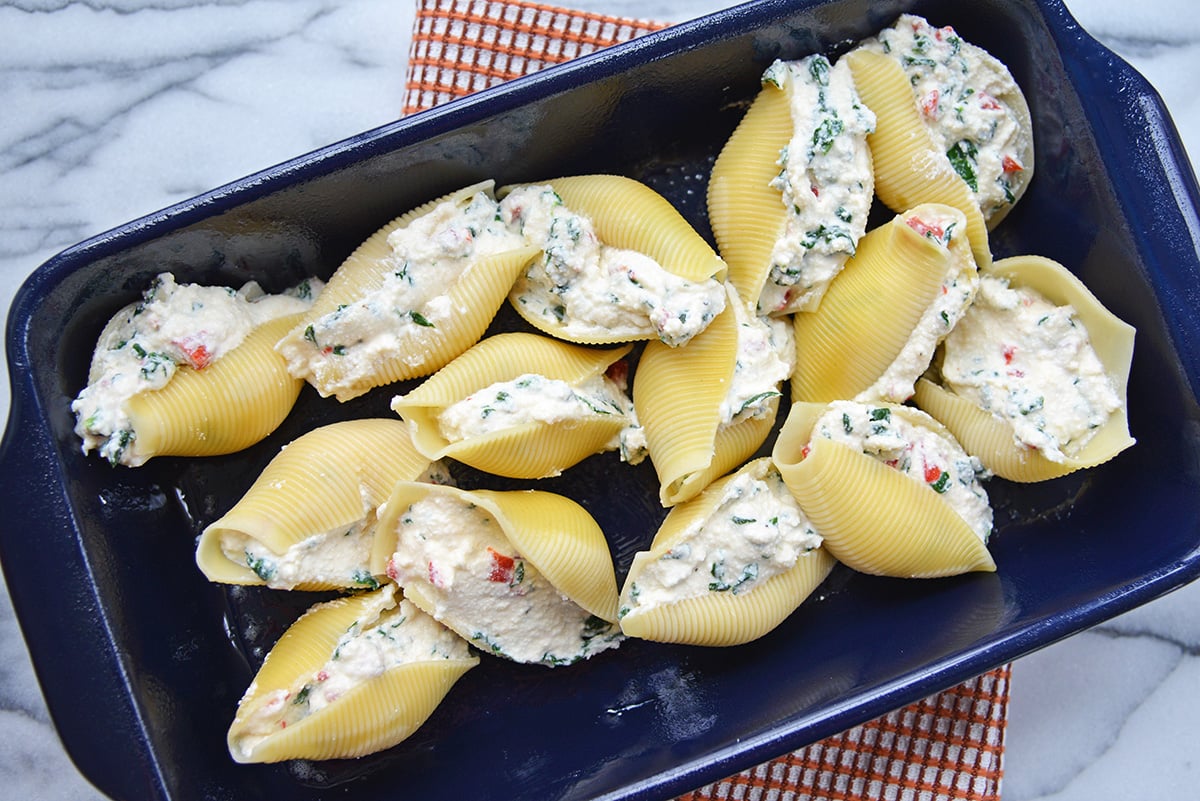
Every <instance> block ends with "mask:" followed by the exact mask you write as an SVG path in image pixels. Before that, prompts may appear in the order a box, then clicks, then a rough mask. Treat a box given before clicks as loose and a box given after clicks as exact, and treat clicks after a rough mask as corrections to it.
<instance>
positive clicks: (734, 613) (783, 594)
mask: <svg viewBox="0 0 1200 801" xmlns="http://www.w3.org/2000/svg"><path fill="white" fill-rule="evenodd" d="M772 469H773V468H772V467H771V466H770V460H769V459H766V458H764V459H756V460H754V461H753V462H750V463H749V464H747V465H746V466H744V467H743V468H742V469H741V470H739V471H738V473H737V474H735V475H742V474H752V475H755V476H756V477H759V478H761V476H762V474H765V473H766V471H768V470H772ZM735 475H730V476H726V477H724V478H722V479H719V480H717V481H715V482H713V483H712V484H711V485H709V486H708V487H707V488H706V489H705V490H704V491H703V492H702V493H701V494H700V495H699V496H697V497H695V498H693V499H691V500H689V501H687V502H685V503H682V504H680V505H678V506H676V507H674V508H673V509H672V510H671V511H670V512H669V513H668V514H667V517H666V519H665V520H664V521H663V523H662V525H661V526H660V527H659V529H658V531H657V532H656V534H655V535H654V540H653V542H652V543H651V545H650V548H649V550H647V551H641V552H639V553H638V554H637V555H635V556H634V559H633V563H632V565H631V566H630V568H629V574H628V576H627V578H626V581H625V585H624V586H623V587H622V589H621V601H620V605H621V614H622V616H621V630H622V631H623V632H624V633H625V634H627V635H628V636H630V637H637V638H639V639H644V640H653V641H655V642H670V643H684V644H689V645H702V646H730V645H740V644H742V643H746V642H750V641H751V640H755V639H758V638H759V637H762V636H763V635H764V634H766V633H767V632H769V631H771V630H772V629H774V628H775V627H776V626H778V625H779V624H780V623H781V622H782V621H783V620H784V619H785V618H786V617H787V616H788V615H790V614H791V613H792V612H794V611H795V609H796V608H797V607H798V606H799V605H800V604H801V603H802V602H803V601H804V600H805V599H806V598H807V597H808V596H809V595H810V594H811V593H812V592H813V590H815V589H816V588H817V586H818V585H820V583H821V582H822V581H824V580H825V578H826V577H827V576H828V575H829V573H830V571H831V570H832V569H833V566H834V564H835V562H834V559H833V557H832V556H831V555H830V554H829V553H828V552H827V551H826V550H825V549H823V548H820V547H818V548H816V549H814V550H811V551H809V552H808V553H805V554H802V555H800V556H799V557H798V558H797V560H796V563H795V566H793V567H792V568H791V569H789V570H787V571H785V572H783V573H779V574H776V575H774V576H771V577H770V578H768V579H767V580H766V581H764V582H763V583H762V584H760V585H758V586H756V587H754V588H753V589H752V590H750V591H749V592H744V593H741V594H734V593H732V592H706V593H704V594H702V595H692V596H689V597H682V598H679V599H678V600H673V601H670V602H667V603H661V604H654V605H651V606H645V607H643V606H640V605H639V604H638V603H637V602H636V600H635V597H634V595H635V593H636V589H635V588H636V587H637V582H638V581H639V579H640V578H641V577H642V576H643V575H644V574H645V571H646V569H647V566H649V565H651V564H653V563H654V562H656V561H658V560H659V559H661V558H663V556H664V555H665V554H667V553H668V552H669V551H671V550H672V549H673V548H676V547H678V546H679V545H680V543H681V542H682V541H684V540H685V538H686V536H687V535H688V533H689V532H690V531H692V530H693V529H694V528H695V527H697V526H703V525H705V524H706V523H707V521H708V520H709V519H710V517H711V516H712V515H713V514H714V512H715V511H716V510H717V508H718V507H719V505H720V503H721V501H722V498H723V493H724V491H725V487H726V486H727V485H728V484H729V483H730V482H731V481H732V480H733V479H734V478H735Z"/></svg>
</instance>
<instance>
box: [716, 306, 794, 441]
mask: <svg viewBox="0 0 1200 801" xmlns="http://www.w3.org/2000/svg"><path fill="white" fill-rule="evenodd" d="M729 302H730V303H731V304H732V306H733V309H734V314H735V315H736V319H737V335H738V337H737V357H736V361H735V362H734V369H733V378H732V380H731V381H730V383H729V391H728V393H727V394H726V395H725V400H723V401H722V402H721V409H720V424H719V425H720V427H721V428H726V427H728V426H731V425H733V424H734V423H737V422H740V421H742V420H747V419H750V418H753V417H761V416H763V415H765V414H767V413H768V412H769V410H770V405H769V404H770V402H771V399H772V398H777V397H779V396H780V394H781V393H780V391H779V385H780V384H781V383H782V382H784V381H786V380H787V379H789V378H790V377H791V375H792V371H793V370H794V369H795V367H796V337H795V331H794V329H793V328H792V325H791V323H790V322H788V321H786V320H782V319H773V318H767V317H760V316H757V315H754V314H751V313H750V310H749V308H748V307H747V306H746V305H745V304H743V303H742V302H741V301H740V300H738V298H737V295H736V294H735V293H734V291H733V289H732V287H731V288H730V298H729Z"/></svg>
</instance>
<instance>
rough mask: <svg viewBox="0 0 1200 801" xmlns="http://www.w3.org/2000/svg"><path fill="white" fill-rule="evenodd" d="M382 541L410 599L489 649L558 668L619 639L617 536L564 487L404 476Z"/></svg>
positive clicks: (390, 568) (384, 555)
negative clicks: (612, 546)
mask: <svg viewBox="0 0 1200 801" xmlns="http://www.w3.org/2000/svg"><path fill="white" fill-rule="evenodd" d="M377 542H378V543H379V545H380V549H379V551H378V555H379V557H380V559H381V561H383V562H384V563H385V565H386V566H385V570H386V573H387V575H388V577H389V578H391V579H392V580H394V581H395V582H397V583H398V584H400V586H402V587H403V588H404V593H405V596H406V597H407V598H409V599H410V600H411V601H412V602H413V603H415V604H416V605H417V606H419V607H421V608H422V609H423V610H425V611H426V612H428V613H429V614H431V615H432V616H433V617H435V618H436V619H438V620H439V621H441V622H442V623H444V624H445V625H447V626H449V627H450V628H451V629H453V630H454V631H456V632H458V633H459V634H460V635H461V636H462V637H464V638H465V639H467V640H469V641H470V642H472V643H473V644H474V645H476V646H477V647H478V648H480V649H482V650H483V651H485V652H487V653H490V654H493V655H495V656H499V657H502V658H505V659H510V660H512V661H514V662H524V663H532V664H541V665H547V666H551V667H553V666H558V665H567V664H571V663H573V662H578V661H580V660H582V659H587V658H589V657H591V656H594V655H595V654H598V653H600V652H602V651H606V650H608V649H610V648H615V647H617V646H618V645H619V644H620V642H621V632H620V629H619V628H618V627H617V626H616V625H615V621H616V615H617V582H616V576H615V571H614V569H613V564H612V557H611V556H610V554H609V550H608V542H607V540H605V538H604V533H603V532H602V531H601V530H600V527H599V526H598V525H597V524H596V521H595V520H594V519H593V518H592V516H591V515H589V514H588V513H587V511H586V510H584V508H583V507H582V506H580V505H579V504H577V503H575V502H574V501H572V500H570V499H568V498H565V497H563V496H561V495H555V494H553V493H549V492H541V491H537V490H526V491H511V492H497V491H491V490H476V491H473V492H468V491H465V490H460V489H457V488H454V487H445V486H435V485H431V484H420V483H413V482H400V483H398V484H397V485H396V488H395V491H394V492H393V493H392V496H391V498H390V499H389V500H388V502H387V506H386V507H385V509H384V511H383V513H382V514H381V515H380V537H379V539H378V540H377Z"/></svg>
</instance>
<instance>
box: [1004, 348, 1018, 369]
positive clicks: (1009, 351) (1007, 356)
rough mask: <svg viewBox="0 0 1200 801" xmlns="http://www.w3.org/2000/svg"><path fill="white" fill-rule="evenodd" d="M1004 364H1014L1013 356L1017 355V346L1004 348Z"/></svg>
mask: <svg viewBox="0 0 1200 801" xmlns="http://www.w3.org/2000/svg"><path fill="white" fill-rule="evenodd" d="M1003 352H1004V363H1005V364H1012V360H1013V356H1014V355H1016V352H1017V348H1016V346H1015V345H1005V346H1004V351H1003Z"/></svg>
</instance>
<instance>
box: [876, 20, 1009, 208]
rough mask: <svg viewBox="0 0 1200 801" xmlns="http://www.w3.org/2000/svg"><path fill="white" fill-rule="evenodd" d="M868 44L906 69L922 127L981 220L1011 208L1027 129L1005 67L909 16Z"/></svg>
mask: <svg viewBox="0 0 1200 801" xmlns="http://www.w3.org/2000/svg"><path fill="white" fill-rule="evenodd" d="M865 46H866V47H868V48H870V49H874V50H876V51H880V52H884V53H888V54H890V55H891V56H892V57H893V58H895V59H896V60H897V61H899V63H900V65H901V66H902V67H903V68H904V71H905V72H906V73H907V74H908V76H909V80H910V82H911V83H912V90H913V96H914V97H915V98H916V101H917V104H918V105H919V106H920V109H921V113H922V119H923V120H924V122H925V124H926V127H927V128H928V129H929V131H930V133H931V134H932V136H933V139H934V141H935V143H936V144H937V146H938V148H939V149H940V150H941V151H942V152H943V153H945V154H946V157H947V158H948V159H949V160H950V165H951V166H952V167H953V168H954V170H955V171H956V172H957V173H958V174H959V175H960V176H961V177H962V178H963V180H964V181H966V183H967V185H968V186H969V187H970V188H971V191H972V192H973V193H974V195H975V199H976V200H977V201H978V202H979V208H980V210H981V211H982V212H983V215H984V217H985V218H986V217H990V216H992V215H993V214H995V213H996V212H998V211H1000V210H1001V209H1004V208H1006V207H1008V206H1011V205H1012V204H1013V203H1014V202H1015V193H1016V191H1017V187H1018V184H1019V183H1020V180H1021V179H1020V173H1021V172H1022V171H1024V169H1025V166H1026V165H1024V164H1022V163H1021V161H1020V160H1021V158H1022V157H1023V156H1022V154H1024V153H1026V152H1027V151H1028V148H1029V137H1030V136H1031V135H1032V132H1031V131H1028V130H1026V129H1025V127H1024V126H1023V125H1022V124H1021V120H1020V118H1018V116H1017V114H1016V113H1015V112H1014V111H1013V109H1012V107H1011V106H1010V105H1009V104H1008V103H1007V102H1006V100H1005V98H1006V97H1009V96H1012V95H1014V94H1016V93H1017V92H1019V91H1020V90H1019V89H1018V88H1017V85H1016V82H1015V81H1014V80H1013V77H1012V75H1011V73H1009V71H1008V68H1007V67H1005V66H1004V65H1003V64H1001V63H1000V62H999V61H997V60H996V59H995V58H993V57H992V56H991V55H990V54H988V53H987V52H986V51H985V50H982V49H981V48H979V47H976V46H974V45H972V44H970V43H968V42H965V41H963V39H962V38H961V37H960V36H959V35H958V34H957V33H955V31H954V29H953V28H951V27H948V26H947V27H944V28H934V27H933V26H932V25H930V24H929V23H928V22H927V21H925V20H924V19H922V18H921V17H918V16H914V15H912V14H904V15H902V16H901V17H900V18H899V19H898V20H897V21H896V24H895V25H894V26H892V27H891V28H888V29H886V30H883V31H881V32H880V33H879V35H878V36H877V37H876V38H875V39H872V40H868V42H866V43H865Z"/></svg>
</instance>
